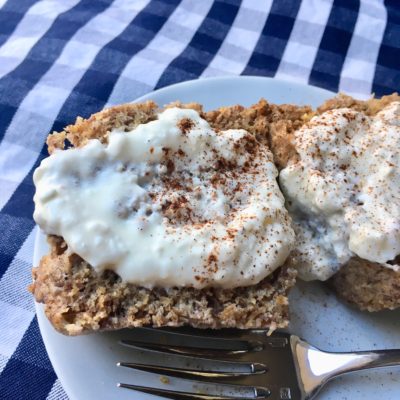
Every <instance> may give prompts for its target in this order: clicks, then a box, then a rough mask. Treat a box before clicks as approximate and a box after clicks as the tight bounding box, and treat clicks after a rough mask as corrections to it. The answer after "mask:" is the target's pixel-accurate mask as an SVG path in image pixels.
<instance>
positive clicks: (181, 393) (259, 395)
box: [118, 381, 271, 400]
mask: <svg viewBox="0 0 400 400" xmlns="http://www.w3.org/2000/svg"><path fill="white" fill-rule="evenodd" d="M187 382H189V381H187ZM211 385H212V384H211ZM213 386H215V385H213ZM118 387H120V388H124V389H131V390H136V391H140V392H143V393H148V394H152V395H158V396H163V397H166V398H170V399H174V400H191V399H193V400H197V399H198V400H234V399H238V400H264V399H267V398H268V397H269V395H270V393H271V392H270V391H269V390H268V389H267V388H264V387H247V386H238V385H219V387H220V389H224V390H225V393H223V392H222V390H218V389H217V388H214V389H211V390H210V387H211V386H210V385H208V384H205V383H204V384H202V383H199V382H194V384H193V388H192V390H193V391H185V390H174V389H172V388H171V389H166V388H165V389H160V388H153V387H148V386H140V385H131V384H127V383H118ZM240 391H241V392H242V393H240ZM218 392H220V393H218Z"/></svg>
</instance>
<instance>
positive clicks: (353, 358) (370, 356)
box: [291, 336, 400, 400]
mask: <svg viewBox="0 0 400 400" xmlns="http://www.w3.org/2000/svg"><path fill="white" fill-rule="evenodd" d="M291 347H292V351H293V354H294V357H295V364H296V372H297V378H298V381H299V385H300V389H301V392H302V400H308V399H311V398H313V397H314V396H315V395H316V394H317V392H318V391H319V390H320V389H321V387H322V386H323V385H324V384H325V383H326V382H327V381H329V380H330V379H332V378H334V377H336V376H338V375H342V374H345V373H348V372H353V371H360V370H363V369H370V368H378V367H389V366H395V365H400V350H379V351H370V352H367V351H363V352H353V353H329V352H324V351H321V350H319V349H317V348H315V347H313V346H311V345H309V344H308V343H306V342H305V341H303V340H301V339H300V338H298V337H297V336H292V337H291Z"/></svg>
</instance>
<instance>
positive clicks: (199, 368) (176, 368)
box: [117, 343, 267, 377]
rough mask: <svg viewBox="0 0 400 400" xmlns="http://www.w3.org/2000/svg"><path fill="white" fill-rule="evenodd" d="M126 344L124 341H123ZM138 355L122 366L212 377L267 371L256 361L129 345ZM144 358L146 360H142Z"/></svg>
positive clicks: (121, 363)
mask: <svg viewBox="0 0 400 400" xmlns="http://www.w3.org/2000/svg"><path fill="white" fill-rule="evenodd" d="M122 344H124V343H122ZM129 347H131V348H132V349H133V350H134V351H135V355H136V357H135V358H136V361H135V362H134V363H132V362H120V363H118V364H117V365H118V366H121V367H129V368H136V369H141V370H145V371H150V372H166V373H167V372H168V373H175V374H179V375H195V376H198V377H200V376H210V377H229V376H231V377H232V376H248V375H254V374H261V373H264V372H266V371H267V367H266V365H264V364H261V363H256V362H242V361H229V360H221V359H215V358H205V357H196V358H194V357H192V356H187V355H182V354H171V353H169V352H168V351H165V350H163V349H161V350H160V349H157V350H154V349H148V348H146V347H145V348H143V347H140V346H133V345H129ZM140 358H142V359H143V360H144V361H145V362H143V361H141V360H140Z"/></svg>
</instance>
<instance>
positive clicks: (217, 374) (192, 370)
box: [117, 359, 267, 378]
mask: <svg viewBox="0 0 400 400" xmlns="http://www.w3.org/2000/svg"><path fill="white" fill-rule="evenodd" d="M192 361H193V360H192ZM195 361H196V364H194V366H193V367H190V366H189V364H188V365H187V366H185V369H183V368H179V367H171V366H168V367H167V366H162V365H153V364H149V363H146V364H142V363H127V362H119V363H117V366H119V367H127V368H133V369H139V370H141V371H146V372H154V373H162V374H169V375H172V376H182V377H185V376H196V377H198V378H200V377H209V378H224V377H240V376H248V375H253V374H262V373H264V372H266V370H267V368H266V367H265V365H262V364H259V363H253V364H247V365H245V364H243V365H242V366H241V365H239V366H238V365H234V366H233V367H236V368H237V367H241V369H243V370H240V369H237V370H235V369H234V368H232V370H231V371H229V370H225V371H224V370H218V369H217V368H215V366H214V367H211V369H207V370H206V369H204V370H203V369H202V367H206V365H202V360H201V359H196V360H195ZM207 361H208V360H207ZM215 363H218V364H222V362H221V361H215ZM218 366H219V365H218ZM206 368H207V367H206ZM245 368H246V369H248V370H247V371H246V370H244V369H245Z"/></svg>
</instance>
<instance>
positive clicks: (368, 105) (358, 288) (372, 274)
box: [317, 93, 400, 311]
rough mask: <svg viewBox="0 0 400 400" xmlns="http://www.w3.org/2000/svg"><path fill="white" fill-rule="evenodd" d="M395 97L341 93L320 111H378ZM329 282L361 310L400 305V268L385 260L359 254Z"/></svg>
mask: <svg viewBox="0 0 400 400" xmlns="http://www.w3.org/2000/svg"><path fill="white" fill-rule="evenodd" d="M393 101H400V96H399V95H398V94H397V93H393V94H391V95H389V96H383V97H382V98H381V99H370V100H366V101H360V100H355V99H353V98H352V97H350V96H346V95H344V94H339V95H338V96H336V97H335V98H333V99H330V100H328V101H326V102H325V103H324V104H323V105H322V106H320V107H319V108H318V109H317V113H323V112H325V111H327V110H332V109H336V108H343V107H349V108H352V109H354V110H358V111H364V112H365V113H366V114H367V115H374V114H376V113H378V112H379V111H381V110H382V109H383V108H385V107H386V106H387V105H388V104H390V103H391V102H393ZM393 264H395V265H400V257H397V258H396V259H395V260H393ZM329 284H330V286H331V287H332V288H333V289H334V290H335V292H336V293H337V295H338V296H339V297H341V298H342V299H344V300H346V301H348V302H349V303H351V304H353V305H355V306H356V307H358V308H359V309H361V310H368V311H380V310H384V309H390V310H393V309H394V308H397V307H400V272H396V271H394V270H392V269H390V268H388V267H385V266H383V265H381V264H377V263H373V262H370V261H367V260H363V259H360V258H357V257H355V258H353V259H351V260H350V261H349V262H348V263H347V264H346V265H345V266H344V267H342V268H341V269H340V270H339V272H338V273H337V274H336V275H334V276H333V277H332V278H331V279H330V281H329Z"/></svg>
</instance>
